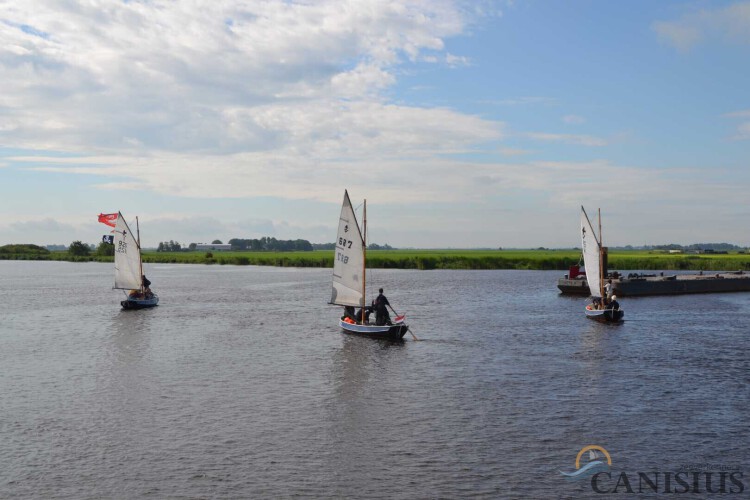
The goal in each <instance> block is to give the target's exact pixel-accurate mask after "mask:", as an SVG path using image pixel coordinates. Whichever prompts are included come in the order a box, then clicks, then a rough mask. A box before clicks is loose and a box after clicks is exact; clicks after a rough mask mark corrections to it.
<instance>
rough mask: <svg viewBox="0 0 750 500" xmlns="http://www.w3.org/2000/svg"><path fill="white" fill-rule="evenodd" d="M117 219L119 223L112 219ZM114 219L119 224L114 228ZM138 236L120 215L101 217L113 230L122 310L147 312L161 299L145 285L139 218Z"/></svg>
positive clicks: (116, 285) (117, 286)
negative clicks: (123, 298) (122, 298)
mask: <svg viewBox="0 0 750 500" xmlns="http://www.w3.org/2000/svg"><path fill="white" fill-rule="evenodd" d="M114 215H117V217H116V219H115V217H113V216H114ZM112 219H115V220H116V222H115V223H114V224H112ZM135 221H136V222H135V223H136V231H137V232H136V234H135V235H134V234H133V232H132V231H131V230H130V226H128V223H127V222H126V221H125V217H123V216H122V212H118V213H117V214H101V215H99V222H102V223H104V224H107V225H108V226H114V228H115V229H114V231H113V232H114V233H115V235H114V245H115V286H114V287H113V288H115V289H119V290H127V291H126V292H125V295H126V297H125V300H123V301H121V302H120V305H121V306H122V308H123V309H144V308H146V307H154V306H156V305H158V304H159V296H158V295H156V294H155V293H153V292H152V291H151V289H150V288H149V287H148V285H149V284H150V282H147V283H144V279H145V276H144V275H143V261H142V259H141V235H140V227H139V226H138V217H136V218H135Z"/></svg>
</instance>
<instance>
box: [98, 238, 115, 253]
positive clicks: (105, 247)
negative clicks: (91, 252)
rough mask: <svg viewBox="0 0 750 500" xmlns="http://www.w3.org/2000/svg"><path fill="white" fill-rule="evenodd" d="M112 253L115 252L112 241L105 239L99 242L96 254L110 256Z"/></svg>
mask: <svg viewBox="0 0 750 500" xmlns="http://www.w3.org/2000/svg"><path fill="white" fill-rule="evenodd" d="M114 254H115V246H114V245H113V244H112V243H107V242H105V241H102V242H101V243H99V246H98V247H97V248H96V255H101V256H106V255H110V256H112V255H114Z"/></svg>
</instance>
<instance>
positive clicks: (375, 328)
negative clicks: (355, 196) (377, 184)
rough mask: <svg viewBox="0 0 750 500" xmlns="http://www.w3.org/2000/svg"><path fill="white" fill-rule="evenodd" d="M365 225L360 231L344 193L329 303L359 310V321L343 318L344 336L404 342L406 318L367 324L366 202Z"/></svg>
mask: <svg viewBox="0 0 750 500" xmlns="http://www.w3.org/2000/svg"><path fill="white" fill-rule="evenodd" d="M362 222H363V230H362V231H360V229H359V224H358V223H357V217H356V216H355V214H354V208H353V207H352V203H351V201H350V200H349V193H348V192H347V191H346V190H344V203H343V205H342V207H341V215H340V216H339V229H338V234H337V237H336V249H335V252H336V253H335V256H334V260H333V289H332V292H331V302H330V303H331V304H334V305H339V306H344V307H351V308H354V307H359V308H360V313H358V315H357V319H356V321H354V320H353V319H352V318H351V317H349V316H342V317H341V319H340V320H339V326H340V327H341V329H342V330H343V331H344V332H346V333H351V334H355V335H365V336H369V337H377V338H383V339H390V340H401V339H402V338H403V337H404V335H405V334H406V332H407V331H408V329H409V327H408V326H407V325H406V323H405V322H404V316H396V317H395V318H394V322H393V324H391V325H376V324H371V323H370V322H369V321H368V320H367V315H366V312H365V307H364V305H365V297H366V296H367V294H366V284H367V283H366V282H367V278H366V271H367V244H366V243H367V242H366V235H367V200H365V202H364V209H363V217H362ZM363 234H364V235H365V236H363Z"/></svg>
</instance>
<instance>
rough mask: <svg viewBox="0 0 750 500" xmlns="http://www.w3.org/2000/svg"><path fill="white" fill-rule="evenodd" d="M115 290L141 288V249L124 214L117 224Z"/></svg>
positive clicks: (120, 215)
mask: <svg viewBox="0 0 750 500" xmlns="http://www.w3.org/2000/svg"><path fill="white" fill-rule="evenodd" d="M114 244H115V288H121V289H124V290H138V289H140V288H141V283H142V281H141V249H140V247H139V246H138V241H137V240H136V239H135V236H134V235H133V233H132V232H131V231H130V227H129V226H128V223H127V222H125V218H124V217H123V216H122V213H118V217H117V223H116V224H115V238H114Z"/></svg>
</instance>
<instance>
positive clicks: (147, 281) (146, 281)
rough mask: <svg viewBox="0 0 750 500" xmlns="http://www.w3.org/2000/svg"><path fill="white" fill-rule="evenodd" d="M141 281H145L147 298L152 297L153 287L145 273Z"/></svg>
mask: <svg viewBox="0 0 750 500" xmlns="http://www.w3.org/2000/svg"><path fill="white" fill-rule="evenodd" d="M141 283H143V292H144V295H145V296H146V298H147V299H150V298H151V297H153V296H154V293H153V292H152V291H151V288H149V287H150V286H151V282H150V281H149V279H148V278H147V277H146V275H145V274H143V275H141Z"/></svg>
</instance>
